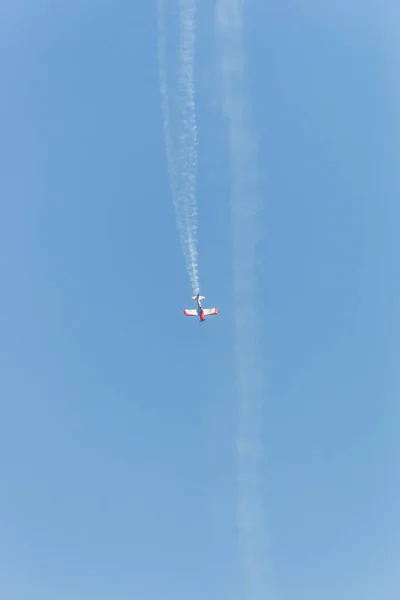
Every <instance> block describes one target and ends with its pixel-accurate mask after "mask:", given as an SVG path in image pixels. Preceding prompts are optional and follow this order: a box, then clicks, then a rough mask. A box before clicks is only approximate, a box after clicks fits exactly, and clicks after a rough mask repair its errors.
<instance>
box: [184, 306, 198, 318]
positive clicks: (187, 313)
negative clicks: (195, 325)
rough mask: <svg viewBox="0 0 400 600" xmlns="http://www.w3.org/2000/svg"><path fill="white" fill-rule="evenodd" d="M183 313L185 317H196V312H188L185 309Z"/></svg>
mask: <svg viewBox="0 0 400 600" xmlns="http://www.w3.org/2000/svg"><path fill="white" fill-rule="evenodd" d="M183 312H184V313H185V315H186V316H187V317H197V310H188V309H187V308H185V309H184V310H183Z"/></svg>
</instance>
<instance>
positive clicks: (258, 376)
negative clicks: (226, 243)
mask: <svg viewBox="0 0 400 600" xmlns="http://www.w3.org/2000/svg"><path fill="white" fill-rule="evenodd" d="M216 23H217V34H218V35H217V40H218V44H219V50H220V67H221V85H222V102H223V112H224V115H225V117H226V118H227V122H228V136H229V150H230V157H231V168H232V188H231V202H232V218H233V269H234V302H235V320H236V345H235V359H236V367H237V388H238V433H237V460H238V500H237V527H238V531H239V541H240V548H241V556H242V560H243V566H244V572H245V579H246V600H267V598H268V597H270V596H269V594H268V588H269V586H267V577H266V565H267V552H266V538H265V533H264V514H263V507H262V490H261V481H262V477H261V460H262V446H261V436H260V422H261V409H262V395H263V365H262V362H261V351H260V347H259V342H258V339H257V333H258V323H257V319H256V310H255V253H256V244H257V242H258V240H259V225H258V217H259V215H258V213H259V211H260V209H261V206H262V203H261V198H260V195H259V192H258V190H257V188H258V166H257V159H258V156H257V154H258V150H257V144H256V140H255V137H254V135H253V134H252V133H251V128H250V124H249V114H250V107H249V99H248V96H247V94H246V91H245V90H246V86H245V77H244V50H243V39H242V36H243V32H242V28H243V0H217V8H216Z"/></svg>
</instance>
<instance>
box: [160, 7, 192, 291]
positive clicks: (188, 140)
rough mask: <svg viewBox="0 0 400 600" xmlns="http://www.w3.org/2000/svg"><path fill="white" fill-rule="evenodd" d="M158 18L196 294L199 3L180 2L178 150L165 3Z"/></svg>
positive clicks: (174, 165) (168, 138)
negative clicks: (169, 86)
mask: <svg viewBox="0 0 400 600" xmlns="http://www.w3.org/2000/svg"><path fill="white" fill-rule="evenodd" d="M157 19H158V62H159V77H160V93H161V107H162V113H163V121H164V138H165V148H166V154H167V161H168V171H169V177H170V185H171V193H172V198H173V202H174V207H175V214H176V220H177V224H178V229H179V233H180V238H181V244H182V248H183V253H184V257H185V263H186V268H187V271H188V275H189V278H190V281H191V284H192V288H193V292H194V293H196V292H197V291H198V290H199V266H198V252H197V204H196V169H197V125H196V107H195V83H194V57H195V41H196V0H180V30H181V31H180V50H179V83H178V97H177V108H178V119H179V124H178V125H177V136H178V139H179V144H178V150H177V151H175V148H174V145H173V139H172V135H171V129H172V127H171V114H170V106H169V93H168V69H167V36H166V24H165V14H164V0H157Z"/></svg>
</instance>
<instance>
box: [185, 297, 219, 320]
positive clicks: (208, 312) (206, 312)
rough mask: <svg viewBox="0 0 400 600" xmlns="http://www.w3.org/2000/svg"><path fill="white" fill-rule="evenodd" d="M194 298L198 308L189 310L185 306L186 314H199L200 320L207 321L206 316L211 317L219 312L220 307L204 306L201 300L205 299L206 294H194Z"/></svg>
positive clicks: (193, 315) (189, 315)
mask: <svg viewBox="0 0 400 600" xmlns="http://www.w3.org/2000/svg"><path fill="white" fill-rule="evenodd" d="M192 300H196V301H197V309H194V310H188V309H187V308H185V309H184V310H183V312H184V313H185V315H186V316H187V317H196V316H197V315H199V317H200V321H205V320H206V316H207V317H211V316H212V315H217V314H218V308H203V307H202V305H201V301H202V300H205V296H200V294H197V296H192Z"/></svg>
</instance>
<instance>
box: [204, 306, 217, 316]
mask: <svg viewBox="0 0 400 600" xmlns="http://www.w3.org/2000/svg"><path fill="white" fill-rule="evenodd" d="M217 314H218V308H205V309H204V315H205V316H206V317H211V316H212V315H217Z"/></svg>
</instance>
